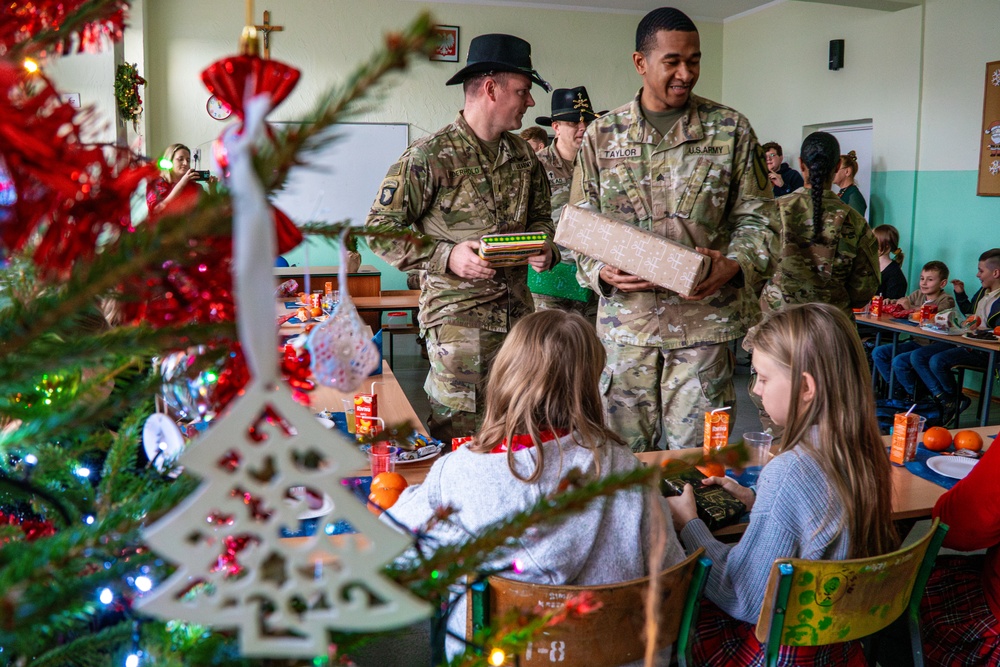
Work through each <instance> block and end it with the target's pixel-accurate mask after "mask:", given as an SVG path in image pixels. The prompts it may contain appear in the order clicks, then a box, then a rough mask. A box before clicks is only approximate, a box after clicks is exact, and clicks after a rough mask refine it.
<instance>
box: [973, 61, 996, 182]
mask: <svg viewBox="0 0 1000 667" xmlns="http://www.w3.org/2000/svg"><path fill="white" fill-rule="evenodd" d="M985 79H986V82H985V84H984V88H985V91H986V92H985V93H984V94H983V124H982V127H980V128H979V183H978V185H977V187H976V194H978V195H979V196H981V197H1000V60H994V61H993V62H991V63H986V77H985Z"/></svg>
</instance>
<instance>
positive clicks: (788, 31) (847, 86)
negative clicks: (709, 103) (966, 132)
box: [722, 0, 964, 171]
mask: <svg viewBox="0 0 1000 667" xmlns="http://www.w3.org/2000/svg"><path fill="white" fill-rule="evenodd" d="M961 1H964V0H961ZM921 12H922V9H921V8H919V7H916V8H913V9H907V10H903V11H899V12H879V11H874V10H868V9H855V8H850V7H836V6H831V5H821V4H815V3H810V2H786V3H783V4H780V5H775V6H773V7H770V8H768V9H765V10H763V11H760V12H757V13H755V14H751V15H749V16H747V17H745V18H742V19H738V20H736V21H731V22H728V23H726V24H725V38H724V57H723V62H724V65H723V95H722V100H723V102H725V103H726V104H728V105H730V106H733V107H735V108H737V109H739V110H740V111H742V112H743V113H744V114H746V115H747V116H748V117H749V118H750V121H751V123H753V126H754V129H755V130H756V132H757V136H758V137H759V138H760V139H761V141H769V140H774V141H777V142H778V143H780V144H781V145H782V146H783V147H784V149H785V151H784V152H785V157H786V158H788V157H791V158H793V159H797V157H798V149H799V146H800V145H801V143H802V128H803V126H806V125H817V124H822V123H834V122H839V121H851V120H858V119H865V118H871V119H872V120H873V124H874V130H875V131H874V146H873V149H874V163H873V165H872V166H873V168H874V169H875V170H876V171H889V170H898V169H906V170H909V169H913V168H914V165H915V159H916V142H915V137H916V128H917V114H918V109H919V105H918V99H919V89H920V62H921V39H920V36H921ZM832 39H843V40H844V41H845V58H844V63H845V64H844V68H843V69H841V70H838V71H831V70H829V69H828V67H827V64H828V55H829V42H830V40H832ZM792 164H794V162H793V163H792Z"/></svg>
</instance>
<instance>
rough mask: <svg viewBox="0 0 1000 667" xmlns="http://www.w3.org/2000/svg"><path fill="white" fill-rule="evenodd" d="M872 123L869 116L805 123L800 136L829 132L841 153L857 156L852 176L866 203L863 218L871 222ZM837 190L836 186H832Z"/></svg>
mask: <svg viewBox="0 0 1000 667" xmlns="http://www.w3.org/2000/svg"><path fill="white" fill-rule="evenodd" d="M873 128H874V125H873V123H872V119H871V118H867V119H864V120H852V121H842V122H838V123H820V124H818V125H806V126H805V127H803V128H802V138H803V139H804V138H805V137H806V136H808V135H809V134H811V133H812V132H816V131H817V130H821V131H823V132H829V133H830V134H832V135H833V136H835V137H837V141H838V142H840V153H841V155H847V153H848V152H850V151H854V152H855V154H857V156H858V173H857V175H856V176H855V177H854V182H855V184H857V186H858V189H859V190H861V194H862V195H864V198H865V201H866V202H867V203H868V210H866V211H865V219H866V220H868V222H869V223H870V222H871V214H872V197H871V190H872V132H873ZM833 187H834V190H837V186H833Z"/></svg>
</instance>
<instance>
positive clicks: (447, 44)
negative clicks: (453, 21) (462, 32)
mask: <svg viewBox="0 0 1000 667" xmlns="http://www.w3.org/2000/svg"><path fill="white" fill-rule="evenodd" d="M434 35H435V36H436V37H437V38H438V39H439V40H440V42H439V43H438V47H437V49H435V50H434V52H433V53H431V60H443V61H445V62H449V63H457V62H458V26H457V25H436V26H434Z"/></svg>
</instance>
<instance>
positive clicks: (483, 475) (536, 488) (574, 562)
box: [383, 436, 684, 664]
mask: <svg viewBox="0 0 1000 667" xmlns="http://www.w3.org/2000/svg"><path fill="white" fill-rule="evenodd" d="M543 446H544V447H545V470H544V472H543V473H542V476H541V478H540V479H539V480H538V481H536V482H533V483H531V484H526V483H524V482H522V481H520V480H518V479H516V478H515V477H514V476H513V474H511V472H510V469H509V468H508V466H507V454H506V453H503V454H476V453H473V452H470V451H469V450H468V449H467V448H465V447H462V448H461V449H459V450H458V451H456V452H453V453H451V454H448V455H447V456H444V457H443V458H442V459H441V460H439V461H438V462H436V463H435V464H434V466H433V467H432V468H431V470H430V472H429V473H428V474H427V479H426V480H424V483H423V484H420V485H418V486H411V487H409V488H408V489H406V490H405V491H404V492H403V494H402V495H401V496H400V498H399V500H398V501H397V502H396V504H395V505H394V506H393V507H392V509H391V510H389V512H387V513H388V514H392V516H393V517H394V518H395V519H396V520H397V521H399V522H401V523H402V524H404V525H406V526H408V527H410V528H411V529H414V528H418V527H420V526H422V525H423V524H425V523H426V522H427V521H428V520H429V519H430V518H431V516H432V514H433V512H434V508H436V507H439V506H444V505H451V506H453V507H455V508H457V509H458V512H457V513H456V514H455V515H454V516H453V517H452V519H453V521H454V523H455V524H457V525H456V526H453V527H451V528H450V529H447V528H442V529H437V530H435V531H434V532H433V533H432V535H433V537H434V538H436V539H438V540H441V541H442V542H444V543H455V542H459V541H462V540H463V539H465V538H467V537H468V536H470V535H478V534H480V532H481V531H482V530H483V529H484V528H485V527H486V526H488V525H490V524H492V523H495V522H496V521H499V520H501V519H503V518H506V517H508V516H510V515H511V514H514V513H516V512H520V511H522V510H525V509H528V508H529V507H531V506H532V505H534V504H535V503H536V502H537V501H538V500H539V499H540V498H542V497H543V496H546V495H548V494H550V493H552V492H553V491H554V490H555V489H556V487H557V485H558V483H559V480H560V479H561V478H562V477H563V476H564V475H565V474H566V472H568V471H569V470H570V469H572V468H579V469H581V470H583V471H584V472H585V473H588V474H590V475H593V474H594V472H595V468H594V457H593V456H592V455H591V452H590V450H588V449H586V448H584V447H580V446H578V445H576V444H574V443H573V441H572V439H571V436H565V437H563V438H561V439H560V440H558V441H551V442H547V443H545V444H544V445H543ZM598 455H599V461H600V464H601V473H602V474H608V473H612V472H624V471H627V470H632V469H634V468H636V467H638V466H641V465H642V464H641V463H640V462H639V460H638V459H636V458H635V455H633V454H632V452H631V451H630V450H629V449H628V448H627V447H624V446H621V445H614V444H608V445H604V446H602V447H600V448H599V449H598ZM535 456H536V453H535V451H534V450H533V449H531V448H529V449H523V450H521V451H518V452H515V454H514V459H515V464H516V465H517V466H519V467H518V470H519V472H521V473H522V474H523V475H525V476H526V475H527V474H529V473H530V472H531V471H532V470H534V460H535ZM560 459H561V460H560ZM649 500H650V495H649V492H648V490H643V489H638V488H637V489H635V490H630V491H622V492H619V493H617V494H616V495H614V496H613V497H605V498H598V499H595V500H594V501H592V502H591V503H590V504H589V505H588V506H587V508H586V509H585V510H583V511H580V512H577V513H576V514H574V515H573V516H571V517H570V518H568V519H564V520H561V521H558V522H556V523H554V524H551V525H546V526H536V527H533V528H532V529H530V530H529V531H528V533H527V534H525V535H524V536H522V537H521V539H520V540H519V541H518V546H517V548H516V549H514V550H513V551H512V552H511V553H509V554H508V556H507V557H505V558H504V559H502V560H500V561H498V562H496V563H493V565H500V566H504V565H508V564H510V563H511V562H512V561H513V560H514V559H518V561H520V563H521V565H522V566H523V568H524V569H523V571H522V572H521V573H514V572H505V573H504V575H503V576H504V577H509V578H511V579H518V580H521V581H532V582H537V583H541V584H550V585H561V584H571V585H580V586H585V585H596V584H606V583H615V582H620V581H628V580H630V579H636V578H638V577H643V576H646V574H647V563H648V553H649V521H650V516H649V506H648V503H649ZM658 500H659V502H660V504H661V506H662V509H663V512H664V516H665V517H666V535H667V547H666V553H665V554H664V559H663V567H664V568H665V567H668V566H670V565H673V564H675V563H678V562H680V561H681V560H683V559H684V553H683V549H682V548H681V546H680V543H679V542H678V541H677V537H676V534H675V532H674V529H673V524H672V523H671V520H670V510H669V508H668V507H667V505H666V502H665V501H664V500H663V499H662V498H658ZM383 520H385V518H384V517H383ZM636 613H639V614H641V613H643V611H642V610H641V609H637V610H636ZM465 616H466V607H465V598H464V597H463V598H462V599H461V600H460V601H459V602H458V603H457V604H456V606H455V609H454V611H453V612H452V615H451V618H450V620H449V623H448V627H449V629H450V630H452V631H453V632H455V633H457V634H459V635H464V634H465ZM461 649H462V647H461V644H460V642H458V641H453V640H451V639H449V642H448V646H447V651H448V656H449V659H450V658H451V657H453V656H454V655H455V654H456V653H458V652H459V651H461ZM661 653H662V652H661ZM665 655H666V656H667V660H668V661H669V654H668V653H667V654H665ZM661 657H663V656H661ZM639 664H641V663H639Z"/></svg>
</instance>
